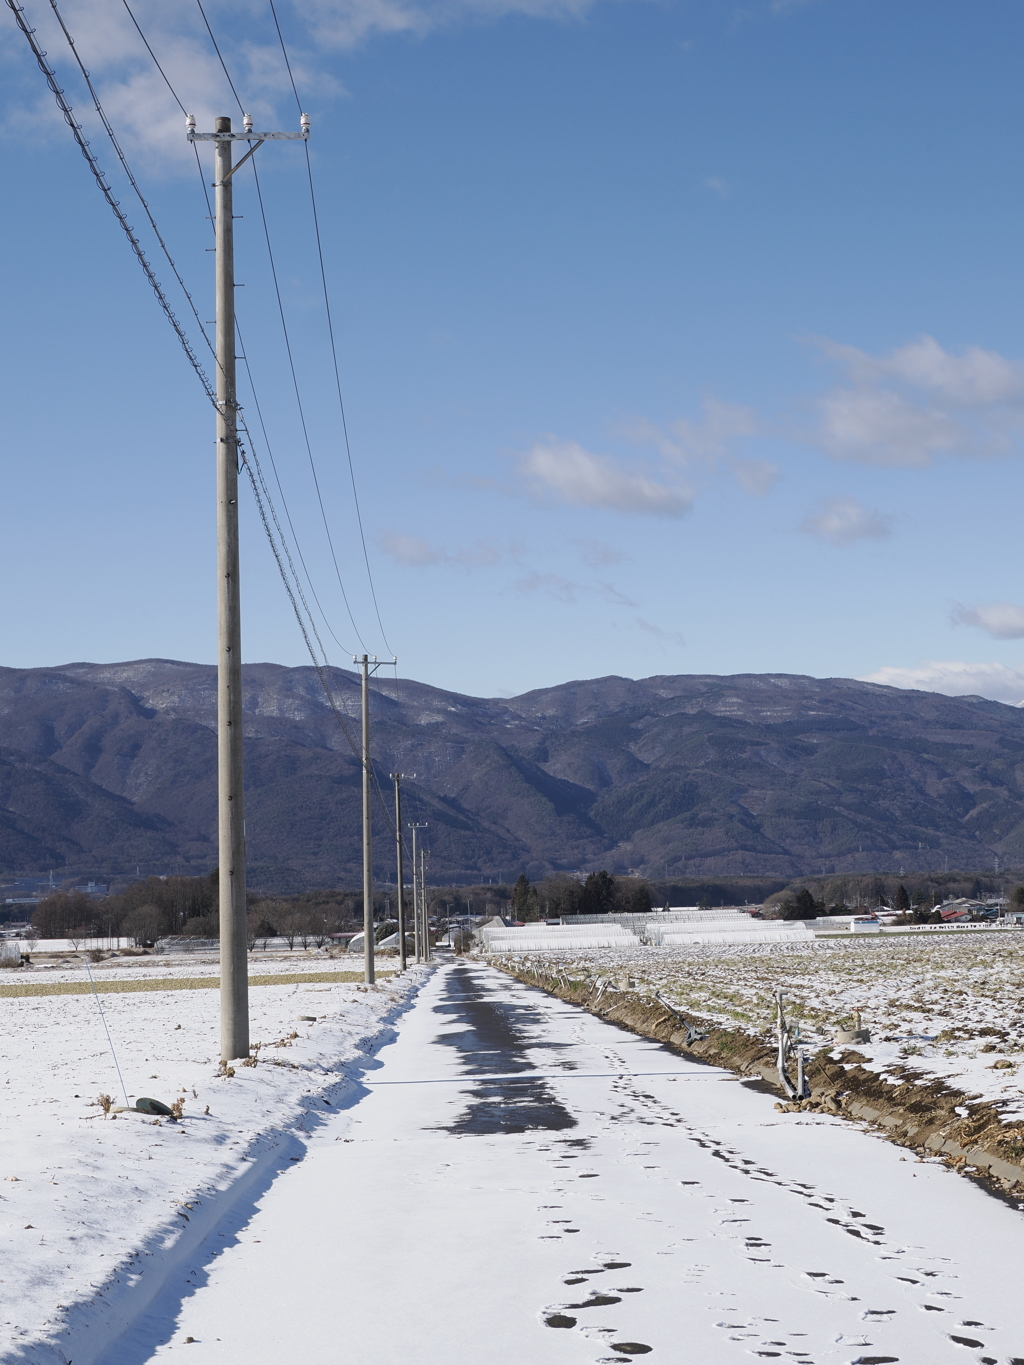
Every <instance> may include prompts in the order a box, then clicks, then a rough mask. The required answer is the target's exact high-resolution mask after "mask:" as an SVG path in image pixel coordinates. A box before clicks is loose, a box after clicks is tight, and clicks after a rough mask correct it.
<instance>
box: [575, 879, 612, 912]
mask: <svg viewBox="0 0 1024 1365" xmlns="http://www.w3.org/2000/svg"><path fill="white" fill-rule="evenodd" d="M614 901H615V878H614V877H610V876H609V875H608V873H607V872H606V871H605V870H604V868H602V869H601V871H600V872H591V874H590V876H589V877H588V878H587V880H586V881H585V882H584V883H583V895H582V897H581V903H580V913H581V914H583V915H607V914H608V912H609V911H610V910H611V908H612V905H613V903H614Z"/></svg>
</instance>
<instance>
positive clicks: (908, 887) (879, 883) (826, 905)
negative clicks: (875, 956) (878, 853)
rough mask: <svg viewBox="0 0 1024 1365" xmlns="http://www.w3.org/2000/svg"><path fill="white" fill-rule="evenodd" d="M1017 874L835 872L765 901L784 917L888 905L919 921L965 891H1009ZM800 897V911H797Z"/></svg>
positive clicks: (980, 895) (972, 895)
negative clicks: (909, 914) (908, 874)
mask: <svg viewBox="0 0 1024 1365" xmlns="http://www.w3.org/2000/svg"><path fill="white" fill-rule="evenodd" d="M1016 882H1017V878H1016V877H1015V876H1009V877H1008V876H1005V875H996V874H992V875H991V876H985V875H981V874H977V873H963V872H936V873H924V874H921V875H914V876H910V877H900V876H898V875H896V874H885V873H877V874H867V875H850V876H833V877H803V878H800V879H799V880H798V881H794V882H791V883H790V884H789V886H787V887H785V888H784V889H783V890H782V891H777V892H775V893H774V894H773V895H771V896H769V897H768V898H767V900H766V901H765V909H766V910H767V911H768V912H769V913H771V912H772V911H782V912H783V913H784V914H785V916H786V917H788V918H793V919H809V918H811V917H812V915H811V911H810V906H811V905H812V904H813V905H814V907H815V909H814V913H815V914H818V915H841V914H844V913H848V912H849V911H851V910H857V909H874V908H875V907H877V906H886V907H887V908H888V909H890V910H896V911H898V912H900V913H909V912H913V913H914V915H915V917H916V918H918V919H919V920H923V919H927V918H929V917H930V913H931V911H933V910H934V909H935V907H936V906H939V905H941V904H942V903H943V902H944V901H947V900H953V899H956V898H957V897H960V896H963V897H965V898H966V899H967V900H984V899H985V897H987V896H999V895H1009V894H1010V893H1011V892H1012V891H1013V889H1014V886H1015V885H1016ZM797 901H799V902H800V906H801V908H802V913H800V914H797V913H795V912H794V909H793V907H794V906H795V904H796V902H797Z"/></svg>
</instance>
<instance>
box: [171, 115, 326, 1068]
mask: <svg viewBox="0 0 1024 1365" xmlns="http://www.w3.org/2000/svg"><path fill="white" fill-rule="evenodd" d="M242 122H243V126H244V131H243V132H241V133H233V132H232V131H231V120H230V119H229V118H218V119H217V120H216V131H215V132H212V133H197V132H196V120H195V116H194V115H192V114H190V115H189V116H188V119H187V120H186V123H185V129H186V136H187V137H188V140H189V141H190V142H212V143H214V166H215V171H216V179H215V180H214V182H213V188H214V193H215V199H214V204H215V208H214V214H215V222H214V227H215V232H216V238H215V241H216V265H217V283H216V296H217V338H216V352H217V817H218V827H219V846H218V856H219V862H218V877H219V901H220V1055H221V1057H222V1058H223V1060H224V1061H226V1062H230V1061H232V1060H234V1059H235V1058H236V1057H248V1055H249V974H248V962H247V952H246V950H247V937H248V932H247V931H248V925H247V922H246V905H245V807H244V803H243V796H242V786H243V767H242V609H241V599H240V593H239V575H238V398H237V393H236V389H235V235H234V216H233V206H232V183H231V177H232V176H233V175H234V173H235V171H237V170H238V167H239V166H241V165H242V163H243V162H245V161H248V159H249V157H251V156H252V155H253V153H254V152H255V151H256V150H257V149H258V148H259V147H260V146H262V144H263V143H264V142H265V141H266V139H267V138H275V139H276V138H303V139H305V138H308V137H309V116H308V115H306V114H303V115H302V118H301V119H300V124H301V127H302V131H301V132H299V133H254V132H253V131H252V119H251V118H250V116H249V115H248V114H246V115H245V116H244V118H243V120H242ZM240 140H244V141H247V142H249V143H250V144H251V143H255V146H250V149H249V151H248V152H246V154H245V156H243V157H242V158H241V160H240V161H238V162H237V163H236V164H235V165H234V166H232V164H231V144H232V142H236V141H240Z"/></svg>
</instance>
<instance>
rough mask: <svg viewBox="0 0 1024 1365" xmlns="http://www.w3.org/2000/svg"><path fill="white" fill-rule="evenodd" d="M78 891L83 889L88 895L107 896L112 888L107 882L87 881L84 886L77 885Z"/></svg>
mask: <svg viewBox="0 0 1024 1365" xmlns="http://www.w3.org/2000/svg"><path fill="white" fill-rule="evenodd" d="M75 890H76V891H82V892H84V894H85V895H87V896H105V895H106V894H107V893H108V891H109V890H110V887H109V885H108V884H107V883H106V882H86V884H85V885H84V886H76V887H75Z"/></svg>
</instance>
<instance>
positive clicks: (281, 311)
mask: <svg viewBox="0 0 1024 1365" xmlns="http://www.w3.org/2000/svg"><path fill="white" fill-rule="evenodd" d="M196 4H197V6H198V7H199V13H200V14H201V15H202V16H203V23H204V24H205V25H206V31H207V33H208V34H209V35H210V42H211V43H212V44H213V50H214V52H216V54H217V60H218V61H219V62H220V65H221V70H222V71H223V72H224V77H225V79H226V80H227V83H228V85H229V86H230V87H231V93H232V94H233V95H234V97H235V103H236V104H237V105H238V107H239V109H240V110H241V111H242V113H243V114H244V113H245V109H244V106H243V104H242V101H241V98H240V96H239V94H238V90H237V88H236V86H235V83H234V81H233V80H232V79H231V73H230V71H229V70H228V67H227V62H226V61H225V60H224V54H223V53H222V52H221V50H220V45H219V44H218V42H217V38H216V35H215V34H214V31H213V28H212V26H211V24H210V21H209V19H208V18H207V16H206V11H205V10H204V9H203V4H202V0H196ZM276 18H277V16H276V15H275V22H276ZM290 74H291V72H290V69H289V75H290ZM164 79H165V80H166V79H167V78H166V76H164ZM292 90H293V92H294V90H295V84H294V82H292ZM296 99H298V95H296ZM299 112H300V113H301V112H302V111H301V109H300V111H299ZM251 164H252V173H253V179H254V181H255V183H256V197H257V200H258V202H259V206H260V217H261V218H262V220H263V234H264V237H265V238H266V243H267V254H268V256H269V257H270V271H271V275H272V278H273V281H274V293H275V295H276V297H277V309H278V314H279V316H280V319H281V330H282V332H283V334H284V343H285V350H286V352H287V355H288V366H289V369H290V370H291V376H292V386H293V388H294V390H295V402H296V405H297V407H298V410H299V422H300V424H301V426H302V435H303V439H304V441H305V444H306V453H307V454H308V456H309V464H310V469H311V471H312V474H313V485H314V487H315V489H316V496H317V501H318V503H319V504H320V515H321V517H322V518H323V523H324V531H325V533H326V535H327V543H328V546H329V547H330V551H331V559H332V561H333V563H334V571H335V573H336V575H337V578H338V586H339V587H340V589H341V596H342V600H343V601H344V603H345V610H346V612H347V613H348V618H349V621H350V622H351V624H352V629H353V630H354V631H355V633H356V638H357V639H358V640H359V643H360V644H361V645H362V646H363V650H364V651H366V649H367V646H366V642H365V641H364V640H363V637H362V633H361V632H360V630H359V627H358V625H357V624H356V619H355V616H354V615H353V613H352V608H351V606H350V604H349V600H348V593H347V592H346V590H345V583H344V580H343V579H342V576H341V566H340V565H339V564H338V556H337V552H336V551H335V548H334V540H333V537H332V536H331V528H330V524H329V522H328V520H327V510H326V508H325V507H324V500H323V494H322V493H321V490H320V479H319V476H318V474H317V472H316V462H315V460H314V459H313V450H312V446H311V444H310V439H309V430H308V427H307V424H306V415H305V411H304V409H303V404H302V396H301V393H300V390H299V381H298V375H297V373H296V369H295V361H294V358H293V356H292V346H291V338H290V336H289V334H288V325H287V322H286V320H285V315H284V304H283V302H282V299H281V290H280V286H279V284H278V277H277V264H276V262H275V260H274V251H273V247H272V245H271V241H270V228H269V226H268V224H267V215H266V211H265V208H264V205H263V193H262V190H261V188H260V178H259V172H258V171H257V169H256V163H255V161H253V162H252V163H251ZM307 165H308V159H307ZM317 240H318V241H319V230H318V234H317ZM332 345H333V336H332ZM335 370H337V362H335ZM346 441H347V435H346ZM349 465H350V471H351V457H350V458H349ZM275 472H276V470H275ZM354 491H355V486H354V483H353V492H354ZM356 518H357V521H358V522H359V527H360V535H362V521H361V518H360V514H359V505H358V499H357V500H356ZM293 534H294V529H293ZM363 552H364V554H365V552H366V545H365V540H364V542H363ZM310 586H311V587H312V584H311V585H310ZM370 590H371V596H374V595H373V585H372V582H371V585H370ZM318 605H319V603H318ZM374 606H375V607H376V597H375V596H374ZM321 611H322V608H321ZM378 619H379V613H378ZM324 620H325V622H326V623H327V629H328V630H330V631H331V634H332V635H334V631H333V630H331V626H330V622H329V621H327V617H326V616H324ZM383 633H384V631H383V626H382V627H381V634H382V635H383ZM334 638H335V641H336V642H337V643H338V644H339V646H340V645H341V641H340V640H338V637H337V636H336V635H334ZM384 643H385V644H387V640H385V642H384ZM390 648H391V646H390V645H388V649H389V650H390Z"/></svg>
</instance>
